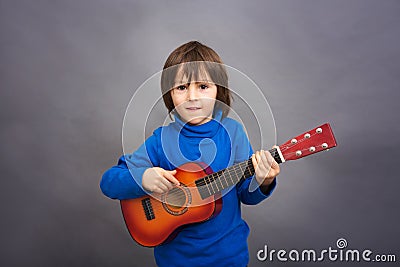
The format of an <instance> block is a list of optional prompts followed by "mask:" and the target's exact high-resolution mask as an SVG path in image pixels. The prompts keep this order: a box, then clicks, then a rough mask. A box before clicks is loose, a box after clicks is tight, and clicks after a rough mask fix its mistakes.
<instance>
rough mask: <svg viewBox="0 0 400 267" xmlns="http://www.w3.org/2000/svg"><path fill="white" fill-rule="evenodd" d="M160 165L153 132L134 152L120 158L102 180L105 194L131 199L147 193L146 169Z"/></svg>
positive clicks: (102, 189)
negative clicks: (143, 178)
mask: <svg viewBox="0 0 400 267" xmlns="http://www.w3.org/2000/svg"><path fill="white" fill-rule="evenodd" d="M153 166H158V157H157V138H156V136H155V135H154V134H153V135H152V136H150V137H149V138H148V139H147V140H146V141H145V143H143V144H142V145H141V146H140V147H139V148H138V149H137V150H136V151H135V152H134V153H133V154H129V155H124V156H122V157H120V158H119V160H118V163H117V165H116V166H113V167H111V168H110V169H108V170H107V171H106V172H105V173H104V174H103V177H102V179H101V181H100V188H101V191H102V192H103V194H104V195H106V196H107V197H109V198H112V199H119V200H123V199H130V198H138V197H142V196H144V195H146V192H145V191H144V189H143V187H142V176H143V173H144V172H145V170H146V169H148V168H151V167H153Z"/></svg>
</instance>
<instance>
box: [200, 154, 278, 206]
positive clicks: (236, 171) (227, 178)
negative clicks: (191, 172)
mask: <svg viewBox="0 0 400 267" xmlns="http://www.w3.org/2000/svg"><path fill="white" fill-rule="evenodd" d="M269 152H270V153H271V155H272V156H273V157H274V159H275V161H276V162H277V163H282V162H284V160H283V157H282V156H281V154H280V151H279V149H277V148H273V149H271V150H269ZM254 174H255V170H254V166H253V163H252V161H251V158H249V159H248V160H246V161H243V162H240V163H238V164H235V165H233V166H231V167H228V168H226V169H223V170H221V171H218V172H214V173H213V174H210V175H207V176H205V177H203V178H200V179H198V180H196V181H195V183H196V186H197V188H198V190H199V193H200V195H201V197H202V198H203V199H205V198H207V197H210V196H212V195H215V194H217V193H219V192H221V191H222V190H224V189H226V188H229V187H231V186H233V185H235V184H237V183H238V182H239V181H240V180H242V179H246V178H249V177H251V176H253V175H254Z"/></svg>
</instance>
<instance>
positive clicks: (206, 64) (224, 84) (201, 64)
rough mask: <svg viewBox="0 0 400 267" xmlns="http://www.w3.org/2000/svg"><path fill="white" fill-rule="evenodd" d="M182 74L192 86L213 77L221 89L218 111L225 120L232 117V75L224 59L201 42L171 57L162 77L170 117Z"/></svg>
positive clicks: (181, 48) (164, 97) (176, 52)
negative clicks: (195, 82) (229, 87)
mask: <svg viewBox="0 0 400 267" xmlns="http://www.w3.org/2000/svg"><path fill="white" fill-rule="evenodd" d="M173 66H175V67H173ZM178 72H182V73H183V74H186V75H187V77H188V79H189V82H190V81H198V78H199V77H204V76H202V75H201V74H205V76H206V77H207V76H208V77H210V78H211V80H212V82H213V83H214V84H215V85H216V86H217V97H216V99H217V100H218V101H217V102H216V104H215V105H216V106H215V108H220V109H221V110H222V112H223V113H222V116H223V117H226V116H227V115H228V112H229V107H230V105H231V98H232V97H231V93H230V91H229V89H228V74H227V72H226V69H225V66H224V65H223V62H222V60H221V58H220V57H219V55H218V54H217V53H216V52H215V51H214V50H213V49H211V48H210V47H208V46H206V45H203V44H201V43H200V42H197V41H191V42H188V43H185V44H183V45H181V46H179V47H178V48H176V49H175V50H174V51H172V53H171V54H170V55H169V56H168V58H167V60H166V61H165V64H164V68H163V72H162V75H161V92H162V94H163V100H164V104H165V106H166V107H167V109H168V113H171V112H172V111H173V110H174V108H175V106H174V103H173V102H172V97H171V89H172V88H173V87H174V86H175V78H176V76H177V73H178Z"/></svg>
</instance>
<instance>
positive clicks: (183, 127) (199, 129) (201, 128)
mask: <svg viewBox="0 0 400 267" xmlns="http://www.w3.org/2000/svg"><path fill="white" fill-rule="evenodd" d="M174 118H175V122H174V123H173V124H174V127H175V128H176V129H177V130H178V131H180V133H181V134H182V135H184V136H186V137H200V138H211V137H213V136H214V135H215V134H216V133H217V131H218V129H219V127H220V124H221V119H222V110H220V109H216V110H214V114H213V118H212V119H211V120H210V121H208V122H206V123H203V124H200V125H191V124H189V123H185V122H183V121H182V119H181V118H180V116H179V115H177V114H176V115H174Z"/></svg>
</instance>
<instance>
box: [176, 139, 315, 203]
mask: <svg viewBox="0 0 400 267" xmlns="http://www.w3.org/2000/svg"><path fill="white" fill-rule="evenodd" d="M316 134H318V133H313V134H311V135H310V138H311V137H313V136H315V135H316ZM306 139H309V138H302V139H300V140H298V142H297V143H296V144H294V145H298V144H301V143H302V142H304V141H305V140H306ZM320 146H322V145H320ZM293 147H294V146H286V147H285V148H283V149H281V152H284V151H286V150H288V149H290V148H293ZM317 147H319V146H317ZM307 150H308V149H307V148H304V149H301V150H300V151H307ZM269 152H270V153H271V154H274V155H276V153H277V151H276V149H271V150H270V151H269ZM294 154H296V152H289V153H286V155H289V156H291V155H294ZM248 161H249V160H248ZM248 161H247V162H248ZM245 162H246V161H245ZM242 163H244V162H241V163H239V164H236V165H234V166H231V167H228V168H226V169H225V170H223V171H222V172H221V171H220V172H216V173H213V174H210V175H206V176H205V177H203V178H199V179H202V180H201V181H199V182H198V183H197V187H199V186H200V187H201V186H206V187H207V190H208V191H209V194H210V196H211V195H213V194H216V193H218V192H220V191H221V190H223V189H225V188H228V187H229V186H233V185H234V184H236V182H234V181H233V180H232V177H231V176H232V173H234V174H235V175H236V176H237V175H238V173H237V172H238V171H239V168H240V169H241V165H240V164H242ZM246 165H248V164H246ZM240 171H241V172H243V170H242V169H241V170H240ZM214 175H216V177H214ZM226 175H229V176H230V178H231V180H232V182H233V184H232V185H229V183H228V181H227V179H226V178H225V177H224V181H225V183H226V184H227V186H226V187H225V186H224V185H223V184H222V181H221V180H222V179H221V178H222V177H223V176H226ZM243 175H244V172H243V174H242V175H241V177H242V176H243ZM207 178H208V180H209V182H208V183H207V182H206V179H207ZM199 179H198V180H199ZM198 180H196V181H198ZM217 182H219V183H220V185H221V188H222V189H220V188H219V186H218V184H217ZM213 183H214V185H215V187H216V189H217V190H215V189H214V186H213ZM191 185H196V182H192V183H189V184H187V185H186V186H191ZM210 187H211V189H212V191H213V192H211V190H210ZM168 196H169V197H176V198H178V199H179V198H180V197H182V196H185V194H184V193H183V192H182V190H178V192H175V193H174V192H173V193H170V194H168Z"/></svg>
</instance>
